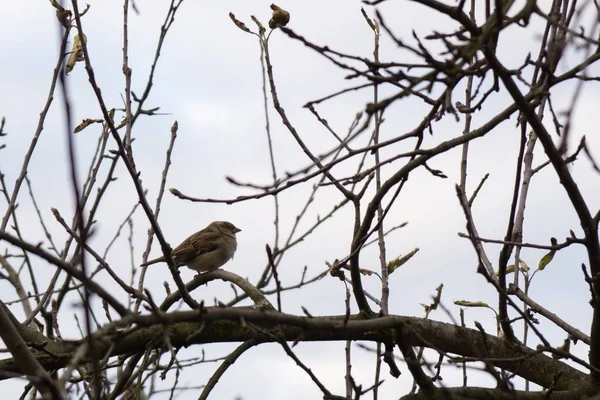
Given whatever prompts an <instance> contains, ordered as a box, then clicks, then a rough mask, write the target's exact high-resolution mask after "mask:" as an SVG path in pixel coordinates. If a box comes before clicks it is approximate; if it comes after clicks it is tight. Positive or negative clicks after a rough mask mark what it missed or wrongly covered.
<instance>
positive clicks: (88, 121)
mask: <svg viewBox="0 0 600 400" xmlns="http://www.w3.org/2000/svg"><path fill="white" fill-rule="evenodd" d="M102 122H104V120H103V119H91V118H86V119H84V120H83V121H81V123H80V124H79V125H77V126H76V127H75V129H74V130H73V133H77V132H81V131H82V130H84V129H85V128H87V127H88V126H90V125H92V124H94V123H102Z"/></svg>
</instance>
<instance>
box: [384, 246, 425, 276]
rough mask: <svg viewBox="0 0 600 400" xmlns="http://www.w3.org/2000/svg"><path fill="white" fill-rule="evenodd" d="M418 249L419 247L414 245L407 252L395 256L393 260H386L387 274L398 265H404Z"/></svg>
mask: <svg viewBox="0 0 600 400" xmlns="http://www.w3.org/2000/svg"><path fill="white" fill-rule="evenodd" d="M418 251H419V248H418V247H415V248H414V249H412V250H411V251H410V252H409V253H408V254H406V255H404V256H401V257H396V258H394V259H393V260H391V261H390V262H388V265H387V269H388V274H391V273H393V272H394V271H395V270H397V269H398V268H399V267H401V266H402V265H404V264H405V263H406V262H407V261H408V260H410V259H411V258H412V256H414V255H415V254H417V252H418Z"/></svg>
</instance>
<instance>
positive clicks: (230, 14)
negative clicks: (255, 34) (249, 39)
mask: <svg viewBox="0 0 600 400" xmlns="http://www.w3.org/2000/svg"><path fill="white" fill-rule="evenodd" d="M229 18H231V20H232V21H233V23H234V24H235V26H237V27H238V28H240V29H241V30H243V31H244V32H248V33H252V32H251V31H250V29H248V27H247V26H246V24H244V23H243V22H242V21H240V20H238V19H237V18H236V17H235V15H233V13H232V12H230V13H229Z"/></svg>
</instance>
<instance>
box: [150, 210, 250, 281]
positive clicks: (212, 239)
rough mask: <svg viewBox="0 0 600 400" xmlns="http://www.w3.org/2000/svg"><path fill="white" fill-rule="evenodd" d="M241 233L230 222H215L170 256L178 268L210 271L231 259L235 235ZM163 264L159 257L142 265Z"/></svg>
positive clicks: (234, 247) (186, 240) (163, 258)
mask: <svg viewBox="0 0 600 400" xmlns="http://www.w3.org/2000/svg"><path fill="white" fill-rule="evenodd" d="M238 232H241V229H239V228H237V227H236V226H235V225H233V224H232V223H231V222H227V221H215V222H212V223H211V224H210V225H208V226H207V227H206V228H204V229H202V230H201V231H199V232H196V233H194V234H193V235H191V236H190V237H188V238H187V239H185V240H184V241H183V242H181V244H180V245H179V246H177V247H175V249H174V250H173V252H172V253H171V256H172V257H173V261H175V265H177V266H178V267H180V266H182V265H185V266H187V267H188V268H190V269H193V270H194V271H198V272H205V271H212V270H213V269H217V268H219V267H221V266H223V265H224V264H225V263H226V262H227V261H229V260H230V259H232V258H233V255H234V254H235V250H236V249H237V240H236V238H235V234H236V233H238ZM159 262H165V257H164V256H161V257H158V258H155V259H154V260H150V261H148V262H145V263H143V264H142V265H141V266H142V267H145V266H148V265H151V264H156V263H159Z"/></svg>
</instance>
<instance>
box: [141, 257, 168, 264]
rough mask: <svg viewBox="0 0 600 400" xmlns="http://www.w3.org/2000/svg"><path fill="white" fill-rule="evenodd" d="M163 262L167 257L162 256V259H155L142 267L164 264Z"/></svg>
mask: <svg viewBox="0 0 600 400" xmlns="http://www.w3.org/2000/svg"><path fill="white" fill-rule="evenodd" d="M163 261H165V257H164V256H161V257H158V258H155V259H154V260H150V261H146V262H145V263H142V264H140V267H147V266H148V265H152V264H156V263H159V262H163Z"/></svg>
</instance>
